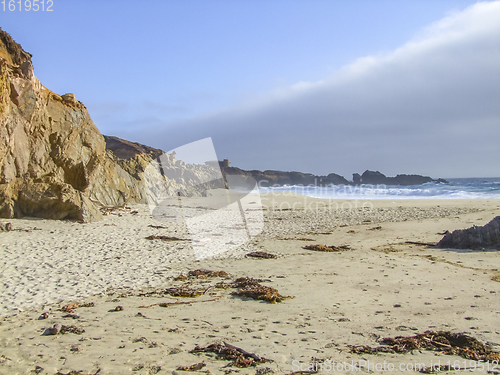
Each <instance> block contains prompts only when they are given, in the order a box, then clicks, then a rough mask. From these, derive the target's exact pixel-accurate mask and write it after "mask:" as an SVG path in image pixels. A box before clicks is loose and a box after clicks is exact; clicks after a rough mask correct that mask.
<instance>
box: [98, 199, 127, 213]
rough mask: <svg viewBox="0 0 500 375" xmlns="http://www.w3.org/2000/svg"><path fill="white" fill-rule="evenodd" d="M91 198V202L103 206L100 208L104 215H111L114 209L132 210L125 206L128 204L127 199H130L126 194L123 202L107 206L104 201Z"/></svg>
mask: <svg viewBox="0 0 500 375" xmlns="http://www.w3.org/2000/svg"><path fill="white" fill-rule="evenodd" d="M89 199H90V201H91V202H93V203H95V204H98V205H99V206H101V208H100V210H101V212H102V213H103V214H104V215H109V214H110V213H111V212H113V211H114V210H119V211H130V210H131V209H130V208H127V207H125V206H126V205H127V201H128V198H126V197H125V196H124V200H125V201H124V202H123V204H122V205H118V206H106V205H105V204H104V203H102V202H101V201H99V200H98V199H94V198H92V197H89Z"/></svg>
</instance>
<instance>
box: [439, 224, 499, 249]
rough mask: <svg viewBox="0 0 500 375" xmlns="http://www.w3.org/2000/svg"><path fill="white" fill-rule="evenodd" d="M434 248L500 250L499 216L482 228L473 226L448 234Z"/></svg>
mask: <svg viewBox="0 0 500 375" xmlns="http://www.w3.org/2000/svg"><path fill="white" fill-rule="evenodd" d="M436 246H437V247H439V248H452V249H472V250H480V249H498V250H500V216H497V217H495V218H494V219H493V220H491V221H490V222H489V223H488V224H486V225H484V226H482V227H478V226H475V225H474V226H473V227H471V228H467V229H458V230H454V231H453V232H452V233H450V232H448V233H446V234H445V235H444V237H443V238H442V240H441V241H439V243H438V244H437V245H436Z"/></svg>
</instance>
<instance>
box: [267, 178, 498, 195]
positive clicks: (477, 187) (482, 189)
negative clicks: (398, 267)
mask: <svg viewBox="0 0 500 375" xmlns="http://www.w3.org/2000/svg"><path fill="white" fill-rule="evenodd" d="M260 191H261V192H262V193H273V192H275V193H280V194H283V193H285V194H286V193H287V192H294V193H298V194H303V195H306V196H309V197H313V198H326V199H493V198H500V178H468V179H451V180H450V183H448V184H444V183H435V182H429V183H426V184H422V185H411V186H399V185H398V186H394V185H357V186H351V185H329V186H300V185H293V186H280V187H270V188H261V189H260Z"/></svg>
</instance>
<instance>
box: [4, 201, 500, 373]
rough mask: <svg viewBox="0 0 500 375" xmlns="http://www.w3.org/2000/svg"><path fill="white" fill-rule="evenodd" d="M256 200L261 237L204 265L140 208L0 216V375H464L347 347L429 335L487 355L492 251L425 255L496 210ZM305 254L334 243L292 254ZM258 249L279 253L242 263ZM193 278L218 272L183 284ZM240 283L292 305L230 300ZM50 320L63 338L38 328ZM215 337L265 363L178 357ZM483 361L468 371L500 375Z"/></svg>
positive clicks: (433, 358)
mask: <svg viewBox="0 0 500 375" xmlns="http://www.w3.org/2000/svg"><path fill="white" fill-rule="evenodd" d="M186 202H188V201H186ZM188 203H189V202H188ZM262 203H263V205H264V206H265V207H267V209H266V210H265V211H264V216H263V217H264V230H263V231H262V233H260V234H258V235H257V236H255V237H253V238H252V239H251V240H250V241H249V242H248V243H246V244H244V245H241V246H238V247H236V248H233V249H231V250H230V251H228V252H224V253H222V254H218V255H217V256H215V257H214V258H208V259H202V260H199V259H196V257H195V256H194V253H193V246H192V243H191V242H190V241H183V240H186V239H189V233H188V231H187V229H186V227H185V225H183V224H182V223H176V222H159V221H157V220H155V219H153V218H152V217H151V215H150V212H149V208H148V207H147V206H144V205H136V206H132V207H130V209H127V210H115V211H112V212H111V213H110V214H109V215H106V216H105V219H104V221H101V222H95V223H90V224H80V223H77V222H71V221H51V220H41V219H32V218H24V219H16V220H10V222H11V223H12V225H13V228H14V230H13V231H11V232H3V233H0V237H1V241H0V242H1V245H0V251H1V254H2V263H1V264H2V265H1V269H2V272H1V274H2V276H1V277H2V283H1V293H0V294H1V307H0V314H1V316H0V322H1V323H0V342H1V345H0V374H31V373H38V374H51V375H52V374H56V373H60V374H76V373H79V374H128V373H131V374H156V373H159V374H167V373H175V372H177V373H182V369H180V368H182V367H183V366H184V367H189V366H192V365H197V364H198V366H193V367H192V368H191V369H192V370H193V371H197V372H210V373H214V374H227V373H231V372H237V373H241V374H253V373H257V374H268V373H269V374H271V373H277V374H290V373H292V372H297V371H309V370H310V369H309V364H310V363H316V364H318V363H323V364H325V363H328V362H327V361H333V362H334V363H336V364H337V365H338V367H337V368H336V369H335V371H333V370H331V372H336V373H350V372H351V371H350V369H349V367H348V366H349V364H351V365H353V366H354V370H356V371H358V372H363V373H376V374H378V373H397V372H398V371H397V370H394V371H389V370H390V367H389V368H387V366H388V365H389V364H392V365H393V366H394V368H395V369H399V368H400V367H399V366H401V365H403V366H405V369H407V370H409V371H407V372H415V371H414V367H413V366H414V365H415V364H425V366H430V365H432V364H434V363H436V362H438V361H441V364H446V363H448V361H451V363H452V364H453V363H454V362H455V361H459V362H457V363H458V364H459V365H458V366H460V367H459V369H460V370H462V369H464V367H469V366H470V365H471V364H470V363H469V362H470V361H469V360H467V361H466V360H465V359H464V358H462V357H460V356H456V355H444V354H442V353H439V352H435V351H428V350H421V351H418V350H414V351H412V352H410V353H406V354H397V353H377V354H366V353H360V354H355V353H352V352H351V348H352V346H361V345H367V346H370V347H377V346H379V345H380V344H379V343H378V340H380V339H381V338H384V337H395V336H411V335H416V334H418V333H424V332H425V331H427V330H432V331H451V332H453V333H465V334H467V335H470V336H473V337H475V338H477V339H478V340H480V341H481V342H482V343H484V344H488V345H489V346H490V347H491V348H492V349H493V350H494V351H499V350H500V336H499V335H500V333H499V330H498V328H497V321H498V318H499V314H500V304H499V303H498V293H500V284H499V283H498V282H497V281H494V280H493V279H494V278H495V276H498V275H499V273H498V270H499V269H500V258H499V257H498V253H497V252H496V251H488V250H485V251H469V250H454V249H437V248H433V247H430V246H427V245H425V244H435V243H437V242H438V241H439V240H440V239H441V238H442V237H443V233H444V231H446V230H448V231H452V230H455V229H462V228H468V227H471V226H473V225H484V224H486V223H487V222H489V221H490V220H491V219H493V218H494V217H495V216H498V215H500V200H493V199H490V200H451V199H446V200H435V199H432V200H390V199H387V200H378V201H369V203H370V204H369V205H365V206H363V204H364V203H367V202H357V201H356V202H354V201H347V200H346V201H340V200H336V201H333V202H329V203H328V204H327V203H325V201H322V200H319V199H312V198H304V197H303V196H299V195H287V196H277V195H276V194H273V196H270V195H267V196H266V195H264V196H262ZM332 203H333V204H334V206H332ZM199 204H200V202H198V201H196V200H193V202H192V206H193V207H199ZM318 204H319V206H318ZM289 205H290V207H289ZM291 207H293V208H291ZM318 207H320V208H318ZM325 207H327V208H325ZM148 236H170V237H175V238H177V239H179V240H171V241H162V240H161V239H152V240H149V239H146V237H148ZM408 242H413V243H408ZM419 243H420V244H419ZM312 244H324V245H328V246H330V245H334V246H346V248H344V249H343V250H344V251H336V252H318V251H311V250H307V249H304V248H303V247H304V246H305V245H312ZM256 251H261V252H266V253H270V254H274V255H276V256H277V257H276V258H275V259H260V258H252V257H248V256H246V254H248V253H250V252H256ZM200 269H201V270H212V271H224V273H219V274H218V276H214V275H208V276H207V275H205V276H203V275H202V276H201V277H196V276H190V274H189V272H190V271H194V270H200ZM180 275H182V277H180V278H179V276H180ZM211 276H214V277H211ZM241 277H249V278H254V279H261V280H260V284H261V285H264V286H267V287H272V288H276V289H277V290H278V291H279V294H280V295H281V296H283V297H288V296H290V297H293V298H284V299H283V300H282V301H281V302H279V303H269V302H266V301H259V300H254V299H252V298H247V297H244V296H236V295H234V294H233V293H234V292H235V291H237V290H238V288H237V287H235V284H234V281H235V280H236V279H237V278H241ZM173 290H177V291H179V290H180V291H181V292H182V291H184V292H185V291H191V292H192V293H193V294H194V295H195V296H193V297H182V296H175V293H174V292H173ZM181 294H182V293H181ZM74 303H77V304H78V306H77V305H73V306H70V307H68V308H66V309H62V308H63V307H65V306H68V305H70V304H74ZM161 304H163V306H161ZM83 306H87V307H83ZM71 307H73V308H71ZM62 310H65V311H62ZM44 313H46V315H45V316H42V315H43V314H44ZM55 324H60V325H61V326H63V327H64V326H66V327H73V328H67V329H69V330H68V332H66V333H64V334H62V333H58V334H57V335H50V334H47V333H50V332H49V331H50V330H49V331H48V330H47V329H50V328H51V327H53V326H54V325H55ZM71 331H73V332H75V333H72V332H71ZM213 343H218V344H221V345H225V344H224V343H227V345H229V346H235V347H237V348H241V349H244V350H245V351H246V352H249V353H254V354H255V355H256V356H258V357H256V358H260V357H264V358H267V359H269V360H270V361H267V362H264V361H262V362H261V363H257V364H256V365H255V366H250V367H238V366H237V364H235V363H233V364H231V360H229V359H225V360H224V359H218V358H217V356H216V354H214V353H209V352H200V351H198V352H191V351H193V349H195V348H196V347H197V346H198V347H199V348H203V347H207V346H209V345H210V344H213ZM384 361H385V363H386V367H385V368H382V367H380V366H382V364H383V363H384ZM464 361H465V362H464ZM200 363H202V364H200ZM370 365H372V366H373V368H372V367H370ZM376 365H377V366H379V367H376ZM415 366H416V365H415ZM488 366H489V368H487V367H484V368H483V369H477V370H476V371H475V373H484V374H486V373H488V371H500V368H498V366H497V367H495V365H494V364H493V363H492V364H490V365H488ZM320 372H323V373H327V372H330V371H328V370H325V368H323V371H320ZM399 372H401V371H399ZM493 373H495V372H493Z"/></svg>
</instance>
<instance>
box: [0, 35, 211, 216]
mask: <svg viewBox="0 0 500 375" xmlns="http://www.w3.org/2000/svg"><path fill="white" fill-rule="evenodd" d="M161 154H162V151H161V150H157V149H152V148H148V147H146V146H142V145H138V144H135V143H132V142H127V141H123V140H119V139H118V138H114V137H107V138H106V139H105V138H104V137H103V136H102V135H101V133H100V132H99V130H98V129H97V127H96V126H95V124H94V122H93V121H92V119H91V118H90V116H89V114H88V112H87V109H86V108H85V106H84V105H83V104H82V103H81V102H79V101H78V100H77V98H76V97H75V95H74V94H64V95H62V96H61V95H58V94H56V93H54V92H52V91H50V90H49V89H47V88H46V87H44V86H43V85H42V84H41V83H40V82H39V80H38V79H37V78H36V77H35V75H34V74H33V65H32V62H31V55H30V54H29V53H27V52H25V51H24V50H23V49H22V47H21V46H20V45H19V44H17V43H16V42H15V41H14V40H13V39H12V38H11V37H10V35H9V34H7V33H6V32H4V31H3V30H1V29H0V217H3V218H12V217H22V216H24V215H27V216H36V217H42V218H48V219H74V220H80V221H85V222H89V221H94V220H100V219H101V218H102V216H101V212H100V211H99V207H98V206H96V205H95V204H94V202H97V201H98V202H99V203H101V204H103V205H112V206H114V205H123V204H125V202H147V196H148V191H147V190H148V189H147V188H146V178H147V179H148V180H147V182H148V184H147V185H148V186H149V187H150V186H153V185H155V184H156V185H158V186H161V189H162V192H163V193H168V194H176V193H177V192H182V193H183V194H185V195H201V194H203V187H200V181H201V183H202V182H204V181H207V180H210V179H212V180H213V179H216V178H217V177H218V176H220V172H219V174H218V175H217V173H215V171H214V170H213V169H210V168H209V167H198V166H193V167H191V166H189V165H185V164H184V163H183V162H181V161H177V160H175V156H173V155H170V156H169V155H163V156H162V158H161V159H162V166H163V170H162V173H153V174H151V173H149V174H147V176H145V170H146V168H147V166H148V165H150V164H151V163H153V164H154V163H155V161H154V159H155V158H158V157H159V156H160V155H161ZM153 169H155V168H153ZM150 170H151V169H150ZM180 170H182V171H181V172H180ZM163 171H165V172H167V173H168V172H170V173H171V175H172V176H173V177H172V178H169V177H168V176H166V174H165V173H163Z"/></svg>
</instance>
